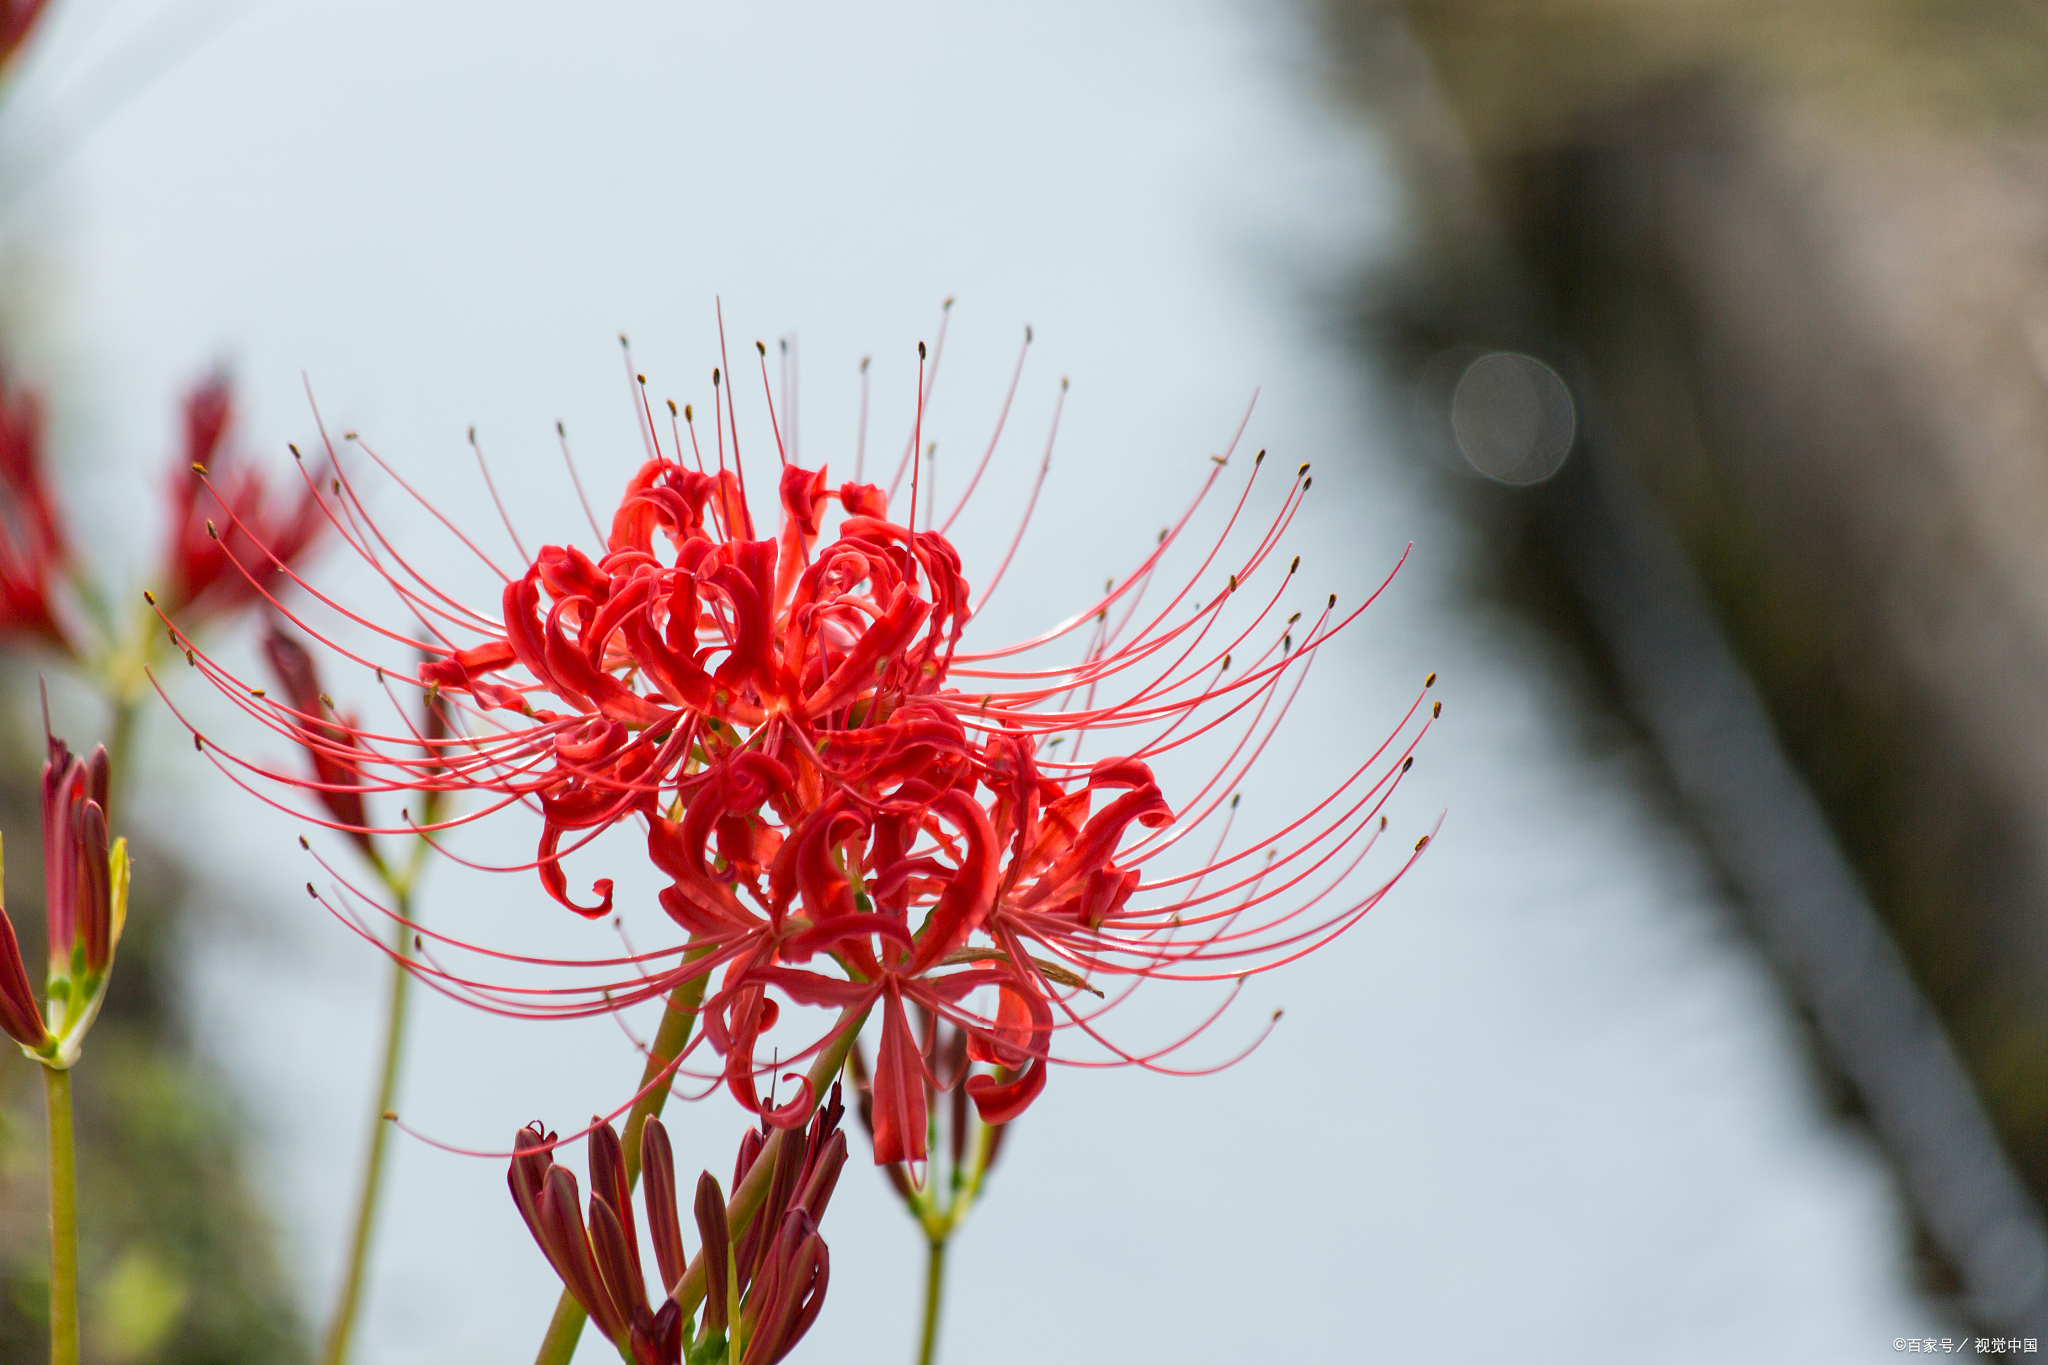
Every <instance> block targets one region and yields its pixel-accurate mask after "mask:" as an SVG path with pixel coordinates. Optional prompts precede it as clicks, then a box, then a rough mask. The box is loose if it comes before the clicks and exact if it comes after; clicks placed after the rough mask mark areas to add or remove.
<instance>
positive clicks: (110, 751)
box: [106, 697, 142, 829]
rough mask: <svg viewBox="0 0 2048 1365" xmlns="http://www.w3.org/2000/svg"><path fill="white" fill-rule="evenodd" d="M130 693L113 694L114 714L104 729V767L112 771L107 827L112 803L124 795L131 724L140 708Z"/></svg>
mask: <svg viewBox="0 0 2048 1365" xmlns="http://www.w3.org/2000/svg"><path fill="white" fill-rule="evenodd" d="M137 701H138V699H137V698H134V697H117V698H115V700H114V714H113V717H112V720H111V723H110V724H109V726H108V729H107V770H108V772H109V773H110V774H111V775H112V778H113V781H112V783H111V787H112V789H111V790H110V791H109V792H108V793H107V803H108V806H109V809H108V811H107V813H106V814H107V827H108V828H109V829H112V828H113V826H114V812H113V810H112V809H111V807H112V805H113V803H114V802H115V801H116V800H118V799H119V798H120V797H122V796H123V795H125V794H126V793H125V790H124V789H125V788H126V787H127V785H128V782H127V778H128V768H129V762H130V760H131V759H132V758H133V757H134V754H135V724H136V721H137V720H138V719H140V717H141V714H142V708H141V707H140V706H139V705H138V704H137Z"/></svg>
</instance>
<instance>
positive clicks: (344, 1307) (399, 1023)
mask: <svg viewBox="0 0 2048 1365" xmlns="http://www.w3.org/2000/svg"><path fill="white" fill-rule="evenodd" d="M391 890H392V893H393V896H394V899H395V901H396V905H395V907H394V908H395V909H396V911H397V914H398V921H397V923H396V925H395V926H394V927H395V929H396V932H397V936H398V941H397V944H396V948H395V955H394V956H393V957H392V959H391V994H390V998H389V1001H388V1002H387V1004H386V1007H385V1014H384V1070H383V1075H382V1076H381V1077H380V1078H379V1080H378V1082H377V1107H376V1110H375V1112H374V1113H373V1115H372V1117H371V1127H370V1153H369V1156H368V1158H367V1159H366V1160H365V1161H364V1163H363V1181H362V1187H361V1189H360V1190H359V1191H358V1192H357V1195H356V1223H355V1233H354V1235H353V1236H352V1237H351V1238H350V1240H349V1256H348V1270H347V1273H346V1274H345V1275H344V1276H343V1278H342V1282H341V1294H340V1297H339V1298H338V1299H337V1300H336V1301H335V1305H334V1317H333V1319H332V1320H331V1321H330V1322H329V1323H328V1326H327V1339H326V1341H325V1343H324V1344H323V1345H322V1347H321V1350H320V1361H321V1365H343V1362H345V1361H346V1360H347V1359H348V1346H349V1337H350V1335H351V1334H352V1333H353V1332H354V1330H355V1324H356V1314H357V1312H358V1310H360V1309H361V1307H362V1301H363V1279H364V1276H365V1273H366V1272H367V1271H368V1269H369V1262H370V1239H371V1235H372V1234H373V1232H374V1231H375V1229H376V1222H377V1196H378V1194H379V1192H380V1191H381V1190H382V1188H383V1184H384V1154H385V1148H386V1145H387V1143H388V1142H389V1140H390V1137H391V1123H390V1120H389V1115H390V1113H391V1106H392V1104H393V1103H394V1101H395V1100H396V1099H397V1096H398V1064H399V1059H400V1057H401V1056H402V1054H403V1052H404V1043H405V1002H406V995H407V994H408V991H407V987H408V986H409V985H410V984H411V977H412V973H411V971H410V970H409V966H410V963H411V961H412V937H413V931H412V893H411V888H410V887H409V886H406V885H403V884H394V885H393V886H392V887H391Z"/></svg>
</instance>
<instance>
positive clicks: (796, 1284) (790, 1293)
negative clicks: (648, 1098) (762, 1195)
mask: <svg viewBox="0 0 2048 1365" xmlns="http://www.w3.org/2000/svg"><path fill="white" fill-rule="evenodd" d="M843 1113H844V1108H843V1106H842V1105H841V1104H840V1102H839V1093H838V1087H837V1086H836V1085H835V1086H834V1087H833V1089H832V1094H831V1096H830V1098H829V1099H828V1101H827V1102H826V1104H825V1105H824V1106H823V1107H822V1108H821V1109H820V1110H819V1111H818V1113H817V1114H816V1115H815V1116H814V1117H813V1118H812V1120H811V1123H810V1130H809V1132H808V1133H807V1134H805V1136H804V1140H803V1141H802V1142H795V1141H788V1142H782V1143H779V1144H778V1145H777V1147H776V1149H775V1152H776V1155H775V1157H774V1162H775V1166H774V1169H773V1171H772V1173H771V1174H770V1178H769V1183H768V1192H767V1196H766V1199H765V1201H764V1202H763V1204H762V1206H761V1208H760V1209H759V1211H758V1212H756V1213H755V1215H754V1216H753V1218H752V1219H751V1220H750V1221H749V1222H748V1224H747V1229H746V1231H745V1233H743V1234H742V1235H741V1236H740V1237H739V1238H738V1239H737V1241H735V1240H734V1238H733V1236H732V1232H731V1224H730V1223H729V1221H728V1219H727V1215H726V1202H725V1196H724V1192H723V1191H722V1190H720V1189H719V1187H718V1181H717V1180H716V1179H715V1178H714V1177H713V1176H712V1174H711V1172H709V1171H706V1172H704V1173H703V1175H702V1176H700V1177H699V1178H698V1181H697V1189H696V1202H695V1209H694V1212H695V1216H696V1223H697V1231H698V1237H699V1246H700V1248H701V1249H700V1252H699V1256H700V1259H701V1262H702V1266H703V1277H702V1278H703V1283H704V1289H705V1294H704V1320H703V1324H702V1330H701V1331H699V1332H695V1333H693V1332H692V1330H691V1328H692V1322H691V1315H690V1314H688V1313H685V1312H684V1311H683V1308H682V1305H681V1304H680V1303H679V1302H678V1301H677V1300H676V1298H674V1297H672V1296H673V1295H675V1294H676V1293H677V1292H678V1291H680V1290H681V1289H682V1288H683V1284H684V1278H685V1276H686V1274H687V1272H688V1270H689V1267H690V1264H691V1262H690V1259H689V1257H688V1256H686V1255H685V1253H684V1248H683V1230H682V1218H681V1215H680V1212H679V1210H678V1207H677V1200H676V1195H677V1186H676V1172H675V1158H674V1156H673V1154H672V1152H671V1150H670V1147H669V1140H668V1133H667V1131H666V1130H665V1129H664V1128H663V1127H662V1125H661V1120H660V1119H658V1118H651V1117H650V1118H649V1119H648V1120H647V1121H646V1126H645V1127H643V1128H642V1129H641V1131H640V1155H641V1173H642V1175H643V1176H644V1177H645V1184H644V1185H643V1186H642V1188H641V1198H642V1200H643V1201H644V1203H645V1207H646V1211H647V1232H648V1240H649V1241H650V1242H651V1243H652V1244H653V1247H654V1256H655V1268H656V1270H657V1272H658V1275H659V1286H660V1291H661V1292H660V1299H661V1306H660V1308H659V1309H655V1308H652V1307H651V1306H650V1305H649V1302H648V1297H647V1285H646V1272H645V1270H644V1268H643V1267H642V1265H641V1260H640V1240H639V1237H638V1235H637V1234H636V1232H635V1230H634V1227H633V1205H632V1196H631V1189H632V1181H631V1179H630V1178H629V1176H628V1174H627V1166H626V1159H625V1152H624V1149H623V1148H622V1147H621V1145H620V1143H619V1138H618V1135H617V1134H616V1133H615V1132H613V1130H612V1127H611V1125H610V1124H608V1123H604V1122H602V1121H599V1120H592V1123H591V1128H590V1206H589V1207H590V1217H589V1221H588V1223H587V1224H586V1222H585V1221H584V1218H583V1214H582V1211H581V1208H580V1206H579V1203H578V1199H577V1189H576V1177H575V1176H573V1175H571V1174H570V1173H569V1172H568V1170H566V1169H565V1168H563V1167H561V1166H558V1165H556V1164H555V1162H554V1158H553V1155H552V1153H553V1150H554V1147H555V1143H556V1140H557V1139H556V1137H555V1135H554V1134H553V1133H550V1132H547V1131H545V1130H544V1129H543V1128H542V1127H541V1125H540V1124H539V1123H534V1124H532V1125H530V1126H528V1127H526V1128H522V1129H520V1130H519V1132H518V1134H517V1135H516V1136H515V1138H514V1141H513V1147H514V1152H515V1155H514V1156H513V1158H512V1166H511V1170H510V1172H509V1173H508V1176H507V1179H508V1182H509V1183H510V1185H511V1187H512V1199H513V1202H514V1203H516V1204H517V1205H518V1206H519V1213H520V1216H521V1217H523V1218H524V1219H525V1220H526V1226H527V1228H528V1230H530V1231H531V1232H532V1233H533V1238H534V1240H535V1241H536V1242H538V1243H539V1244H540V1249H541V1252H542V1254H543V1255H545V1256H546V1257H547V1258H548V1263H549V1264H550V1265H552V1266H553V1267H554V1269H555V1273H556V1274H557V1275H558V1276H560V1277H561V1280H562V1284H563V1285H564V1286H565V1287H566V1288H567V1289H568V1291H569V1293H570V1294H571V1295H572V1296H573V1297H574V1298H575V1300H576V1301H577V1302H578V1303H579V1304H581V1305H582V1306H583V1310H584V1312H586V1313H588V1314H589V1315H590V1320H591V1321H592V1322H594V1323H596V1324H597V1327H598V1330H599V1331H601V1332H603V1333H604V1334H605V1336H606V1337H607V1338H608V1339H609V1340H610V1341H611V1342H612V1343H613V1344H614V1345H615V1346H617V1347H618V1350H619V1354H620V1355H621V1356H624V1357H625V1358H626V1359H627V1360H629V1361H634V1362H637V1365H680V1362H681V1361H682V1359H683V1355H684V1351H685V1350H686V1349H687V1350H688V1351H689V1355H690V1359H692V1360H700V1359H716V1358H721V1357H720V1356H719V1355H718V1354H717V1349H718V1348H717V1344H718V1343H721V1342H722V1343H724V1344H725V1353H724V1355H723V1357H722V1358H724V1359H728V1360H730V1361H732V1362H733V1365H772V1362H774V1361H778V1360H780V1359H782V1358H783V1357H784V1356H786V1355H788V1354H789V1353H790V1351H792V1350H794V1349H795V1348H796V1344H797V1343H798V1342H799V1341H801V1340H802V1339H803V1337H804V1334H805V1333H806V1332H808V1331H809V1330H810V1328H811V1324H812V1323H814V1322H815V1321H817V1317H818V1312H819V1310H820V1309H822V1308H823V1307H824V1303H825V1289H826V1286H827V1285H828V1284H829V1283H830V1282H831V1277H832V1276H831V1267H832V1263H831V1256H830V1254H829V1252H828V1251H827V1249H826V1246H825V1240H824V1238H823V1237H821V1236H819V1234H818V1224H819V1223H820V1222H821V1221H822V1220H823V1219H824V1217H825V1209H826V1207H827V1206H828V1205H829V1204H830V1203H831V1201H832V1191H833V1189H834V1188H835V1187H836V1186H837V1184H838V1181H839V1172H840V1170H841V1169H842V1168H843V1167H844V1166H845V1164H846V1135H845V1134H844V1133H842V1132H840V1131H839V1120H840V1117H841V1116H842V1114H843ZM768 1136H769V1130H767V1129H766V1128H765V1126H764V1128H763V1129H762V1130H760V1131H750V1132H749V1133H748V1134H747V1136H746V1137H745V1139H743V1140H742V1142H741V1143H740V1151H739V1158H738V1161H737V1163H736V1165H735V1168H734V1170H733V1188H734V1189H735V1190H737V1189H738V1188H739V1186H740V1183H741V1181H743V1180H744V1179H746V1176H747V1173H748V1172H749V1171H750V1170H752V1169H753V1167H754V1164H755V1163H756V1162H757V1161H760V1160H762V1159H764V1158H763V1153H764V1151H765V1150H766V1148H767V1139H768ZM792 1136H794V1135H793V1134H792ZM707 1344H709V1349H707Z"/></svg>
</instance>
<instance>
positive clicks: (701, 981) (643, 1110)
mask: <svg viewBox="0 0 2048 1365" xmlns="http://www.w3.org/2000/svg"><path fill="white" fill-rule="evenodd" d="M709 951H710V949H709V948H692V949H690V950H689V951H688V952H686V953H684V954H683V961H685V962H694V961H696V960H697V959H698V958H700V957H702V956H704V954H705V953H707V952H709ZM705 984H706V977H705V976H703V975H699V976H695V977H692V978H691V979H690V980H688V981H685V982H683V983H682V984H681V985H680V986H677V987H676V988H675V989H674V990H673V991H670V992H669V997H668V1008H667V1009H666V1010H664V1011H662V1016H661V1027H660V1028H657V1029H656V1030H655V1031H654V1044H653V1046H651V1047H650V1048H648V1050H647V1065H646V1066H645V1067H643V1068H642V1069H641V1072H640V1085H641V1088H642V1089H647V1087H648V1086H650V1085H652V1084H653V1082H654V1079H655V1077H657V1076H659V1075H660V1074H661V1073H662V1072H663V1071H666V1070H667V1069H668V1067H669V1064H670V1063H672V1062H674V1061H675V1059H676V1058H677V1057H678V1056H680V1055H681V1054H682V1051H683V1047H684V1045H685V1044H687V1043H688V1042H689V1041H690V1032H691V1030H692V1029H694V1028H695V1027H696V1026H697V1007H698V1006H699V1005H701V1004H703V1003H704V987H705ZM667 1103H668V1086H667V1085H665V1084H664V1085H654V1086H653V1088H652V1089H647V1093H646V1094H644V1095H642V1096H641V1097H640V1098H639V1100H638V1101H636V1102H635V1103H634V1105H633V1108H632V1110H631V1111H630V1112H628V1113H627V1115H626V1135H625V1137H624V1138H622V1139H621V1140H620V1142H621V1145H622V1146H623V1147H624V1148H625V1153H626V1182H627V1187H628V1188H629V1189H630V1188H631V1187H632V1186H634V1185H637V1184H639V1182H640V1130H641V1129H643V1128H645V1127H646V1126H647V1120H648V1118H649V1117H650V1116H651V1115H656V1114H659V1113H661V1110H662V1106H663V1105H665V1104H667ZM586 1316H587V1315H586V1314H585V1313H584V1311H583V1305H582V1304H580V1303H578V1302H576V1297H575V1295H573V1294H571V1293H570V1292H569V1291H568V1290H566V1289H565V1290H563V1291H562V1297H561V1298H560V1299H558V1300H557V1301H556V1303H555V1315H554V1317H552V1318H550V1319H549V1320H548V1331H547V1335H546V1336H544V1337H542V1338H541V1341H540V1353H539V1354H538V1355H536V1356H535V1357H534V1365H568V1362H569V1358H570V1357H571V1356H573V1355H575V1354H576V1343H577V1342H578V1341H579V1340H581V1339H582V1337H583V1322H584V1319H585V1317H586Z"/></svg>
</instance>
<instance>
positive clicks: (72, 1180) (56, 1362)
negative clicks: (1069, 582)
mask: <svg viewBox="0 0 2048 1365" xmlns="http://www.w3.org/2000/svg"><path fill="white" fill-rule="evenodd" d="M43 1098H44V1102H45V1104H46V1105H47V1106H48V1109H49V1116H50V1365H78V1158H77V1154H76V1151H75V1149H74V1147H73V1145H72V1141H71V1073H70V1071H68V1070H64V1069H60V1068H58V1067H54V1066H46V1067H44V1068H43Z"/></svg>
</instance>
